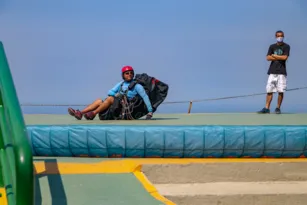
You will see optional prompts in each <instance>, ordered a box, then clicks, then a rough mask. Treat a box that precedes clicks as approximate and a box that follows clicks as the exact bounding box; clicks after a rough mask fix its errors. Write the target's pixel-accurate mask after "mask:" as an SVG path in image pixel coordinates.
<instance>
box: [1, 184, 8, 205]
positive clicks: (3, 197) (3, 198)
mask: <svg viewBox="0 0 307 205" xmlns="http://www.w3.org/2000/svg"><path fill="white" fill-rule="evenodd" d="M0 194H1V197H0V204H1V205H7V198H6V191H5V189H4V188H0Z"/></svg>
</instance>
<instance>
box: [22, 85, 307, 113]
mask: <svg viewBox="0 0 307 205" xmlns="http://www.w3.org/2000/svg"><path fill="white" fill-rule="evenodd" d="M303 89H307V86H304V87H296V88H291V89H287V90H286V91H287V92H290V91H296V90H303ZM266 94H267V93H266V92H262V93H252V94H245V95H233V96H226V97H218V98H204V99H195V100H182V101H166V102H163V103H162V104H185V103H186V104H188V105H189V107H188V114H190V113H191V111H192V107H193V103H201V102H208V101H217V100H228V99H235V98H246V97H253V96H258V95H266ZM20 106H23V107H70V106H74V107H81V106H87V105H85V104H37V103H23V104H20Z"/></svg>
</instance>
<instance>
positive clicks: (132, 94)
mask: <svg viewBox="0 0 307 205" xmlns="http://www.w3.org/2000/svg"><path fill="white" fill-rule="evenodd" d="M122 83H123V85H122ZM130 83H131V82H123V81H122V82H119V83H117V84H116V85H115V86H114V87H113V88H112V89H111V90H109V92H108V95H109V96H115V95H116V94H117V93H118V92H120V87H121V85H122V91H123V92H125V91H126V90H127V89H128V87H129V85H130ZM122 94H124V93H122ZM137 94H138V95H139V96H141V98H142V99H143V100H144V103H145V105H146V107H147V110H148V112H152V106H151V102H150V100H149V97H148V95H147V93H146V91H145V89H144V87H143V86H142V85H140V84H136V85H135V86H134V87H133V88H132V89H131V90H128V92H127V97H128V99H129V100H130V99H132V98H134V97H135V96H136V95H137Z"/></svg>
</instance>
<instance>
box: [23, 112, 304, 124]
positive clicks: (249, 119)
mask: <svg viewBox="0 0 307 205" xmlns="http://www.w3.org/2000/svg"><path fill="white" fill-rule="evenodd" d="M24 119H25V122H26V125H306V124H307V114H280V115H277V114H265V115H263V114H255V113H202V114H155V115H154V117H153V119H152V120H144V119H139V120H107V121H101V120H99V118H98V117H96V118H95V119H94V120H85V119H83V120H76V119H75V118H74V117H72V116H70V115H68V114H67V115H51V114H40V115H24Z"/></svg>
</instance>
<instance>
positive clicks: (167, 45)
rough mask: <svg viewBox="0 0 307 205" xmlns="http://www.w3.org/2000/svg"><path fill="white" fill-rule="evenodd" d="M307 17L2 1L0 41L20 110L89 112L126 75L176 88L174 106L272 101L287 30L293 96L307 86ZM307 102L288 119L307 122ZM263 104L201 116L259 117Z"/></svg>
mask: <svg viewBox="0 0 307 205" xmlns="http://www.w3.org/2000/svg"><path fill="white" fill-rule="evenodd" d="M304 8H305V9H304ZM306 11H307V4H306V3H305V2H304V1H303V0H301V1H300V0H270V1H266V0H258V1H244V0H232V1H229V0H206V1H204V0H193V1H187V0H185V1H184V0H167V1H165V0H155V1H144V0H143V1H142V0H130V1H124V0H116V1H115V0H114V1H111V0H110V1H106V0H103V1H101V0H100V1H98V0H88V1H80V0H65V1H60V0H52V1H51V0H49V1H47V0H42V1H34V0H27V1H24V2H21V1H19V2H17V1H15V0H4V1H3V0H2V1H1V2H0V25H1V31H0V39H1V41H3V43H4V45H5V49H6V53H7V57H8V60H9V64H10V66H11V69H12V73H13V77H14V80H15V85H16V88H17V92H18V96H19V100H20V102H21V103H39V104H41V103H42V104H88V103H90V102H91V101H93V100H94V99H97V98H104V97H105V96H106V93H107V91H108V90H109V89H110V88H111V87H112V86H113V85H114V84H116V83H117V82H118V81H119V80H121V78H120V69H121V67H122V66H123V65H132V66H133V67H134V68H135V70H136V72H138V73H142V72H146V73H148V74H149V75H152V76H155V77H157V78H158V79H160V80H161V81H164V82H166V83H168V84H169V86H170V91H169V96H168V98H167V101H177V100H190V99H202V98H215V97H222V96H231V95H241V94H250V93H258V92H265V84H266V80H267V75H266V72H267V69H268V65H269V63H268V62H267V61H266V60H265V55H266V52H267V49H268V46H269V45H270V44H271V43H274V42H275V39H274V33H275V31H276V30H279V29H281V30H283V31H284V32H285V35H286V39H285V41H286V42H287V43H289V44H290V45H291V57H290V59H289V61H288V74H289V76H288V86H289V88H294V87H300V86H306V85H307V81H306V76H307V69H306V68H305V67H306V64H305V62H304V59H306V55H307V53H306V49H305V48H306V47H307V40H306V32H307V24H306V22H307V12H306ZM306 92H307V90H302V91H294V92H289V93H287V94H286V95H285V100H284V103H283V107H282V109H283V110H284V111H285V112H286V111H287V112H302V111H304V112H306V111H307V108H306V104H307V97H306V96H307V95H306ZM264 97H265V96H258V97H251V98H243V99H233V100H224V101H212V102H205V103H199V104H196V105H195V106H194V107H193V111H194V112H221V111H222V112H241V111H242V112H254V111H256V110H259V109H261V108H262V107H263V106H264V100H265V98H264ZM275 105H276V98H274V100H273V103H272V108H275ZM187 107H188V104H179V105H178V104H176V105H163V106H161V107H160V110H159V111H160V112H186V110H187ZM24 110H25V112H33V108H26V109H24ZM36 111H39V112H45V113H47V112H62V111H66V108H65V107H64V108H53V109H51V108H48V109H47V110H46V108H41V109H38V108H37V109H36Z"/></svg>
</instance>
